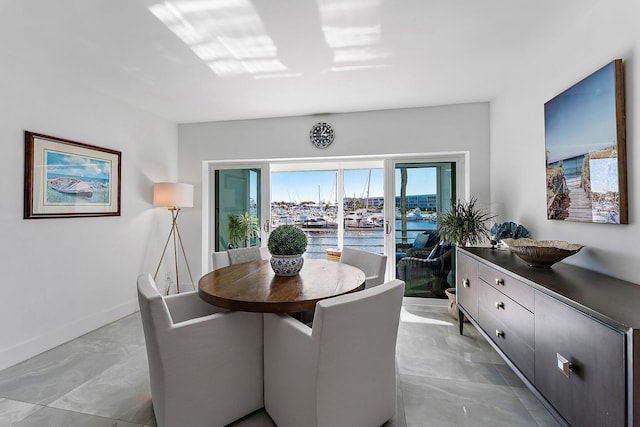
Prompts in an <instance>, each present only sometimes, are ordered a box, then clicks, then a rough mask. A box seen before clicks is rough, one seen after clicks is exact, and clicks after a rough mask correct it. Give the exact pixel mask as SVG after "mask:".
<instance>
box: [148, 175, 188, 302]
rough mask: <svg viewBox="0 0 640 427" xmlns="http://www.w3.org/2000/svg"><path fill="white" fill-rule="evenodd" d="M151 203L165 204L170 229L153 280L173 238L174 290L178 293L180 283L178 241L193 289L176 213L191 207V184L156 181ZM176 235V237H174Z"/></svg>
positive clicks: (168, 287)
mask: <svg viewBox="0 0 640 427" xmlns="http://www.w3.org/2000/svg"><path fill="white" fill-rule="evenodd" d="M153 204H154V205H156V206H165V207H166V208H167V209H168V210H169V212H171V218H172V221H171V230H169V236H168V237H167V241H166V243H165V244H164V249H163V250H162V256H161V257H160V262H159V263H158V268H156V273H155V274H154V275H153V279H154V280H155V279H156V277H157V276H158V271H160V266H161V265H162V260H163V259H164V255H165V253H166V252H167V247H168V246H169V242H171V241H172V240H173V260H174V262H175V266H176V291H177V292H178V293H180V284H179V278H178V243H180V249H182V256H183V257H184V263H185V264H186V266H187V271H188V272H189V279H191V287H193V289H194V290H195V286H194V284H193V277H192V276H191V268H189V261H188V260H187V254H186V253H185V252H184V245H183V244H182V237H180V230H179V229H178V215H179V214H180V209H181V208H191V207H193V185H191V184H179V183H175V182H158V183H156V184H155V185H154V187H153ZM176 236H177V239H176ZM170 288H171V286H170V285H169V286H167V295H169V289H170Z"/></svg>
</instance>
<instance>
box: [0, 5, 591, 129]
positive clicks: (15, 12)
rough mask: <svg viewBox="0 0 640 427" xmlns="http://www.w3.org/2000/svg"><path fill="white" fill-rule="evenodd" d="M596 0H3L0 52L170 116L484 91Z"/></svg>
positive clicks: (477, 95)
mask: <svg viewBox="0 0 640 427" xmlns="http://www.w3.org/2000/svg"><path fill="white" fill-rule="evenodd" d="M598 1H599V0H169V1H162V0H55V1H54V0H0V40H1V41H0V55H1V56H0V59H2V57H4V58H5V60H6V59H7V58H9V59H10V60H16V59H19V60H22V61H25V62H27V63H29V64H31V65H34V66H38V67H46V69H48V70H51V73H54V74H56V75H57V77H59V78H66V79H69V80H70V81H72V82H74V83H75V84H79V85H83V86H85V87H88V88H92V89H95V90H97V91H100V92H103V93H106V94H108V95H109V96H113V97H115V98H117V99H119V100H121V101H123V102H126V103H129V104H132V105H134V106H137V107H139V108H141V109H143V110H147V111H150V112H152V113H155V114H157V115H159V116H161V117H164V118H167V119H169V120H171V121H174V122H177V123H190V122H201V121H217V120H230V119H246V118H264V117H280V116H294V115H305V114H315V113H340V112H349V111H367V110H378V109H389V108H405V107H418V106H430V105H442V104H452V103H461V102H477V101H489V100H491V99H492V98H494V97H495V96H496V95H497V94H499V93H500V91H501V90H502V88H503V85H505V84H507V83H508V80H509V76H510V75H511V73H513V72H517V69H518V67H520V66H522V64H526V63H527V61H529V60H530V58H531V55H535V52H539V51H540V49H544V48H545V47H548V46H549V45H550V44H552V43H553V42H554V40H556V39H557V38H558V37H562V35H563V34H564V32H565V31H568V30H569V28H570V26H571V25H570V23H571V22H572V21H574V20H575V19H576V17H577V16H579V15H580V14H581V13H585V12H586V11H588V9H589V5H591V6H592V5H593V4H594V3H596V2H598Z"/></svg>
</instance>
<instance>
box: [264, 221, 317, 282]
mask: <svg viewBox="0 0 640 427" xmlns="http://www.w3.org/2000/svg"><path fill="white" fill-rule="evenodd" d="M267 247H268V248H269V252H271V268H273V271H274V272H275V273H276V275H278V276H295V275H296V274H298V273H299V272H300V270H301V269H302V265H303V264H304V258H302V254H304V252H305V251H306V250H307V236H305V234H304V233H303V232H302V230H300V229H299V228H298V227H295V226H293V225H281V226H279V227H277V228H276V229H275V230H273V231H272V232H271V234H270V235H269V241H268V242H267Z"/></svg>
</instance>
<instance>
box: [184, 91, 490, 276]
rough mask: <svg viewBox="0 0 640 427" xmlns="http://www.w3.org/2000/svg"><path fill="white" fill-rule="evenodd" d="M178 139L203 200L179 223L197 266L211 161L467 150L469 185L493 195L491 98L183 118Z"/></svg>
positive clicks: (187, 176)
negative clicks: (323, 137)
mask: <svg viewBox="0 0 640 427" xmlns="http://www.w3.org/2000/svg"><path fill="white" fill-rule="evenodd" d="M318 121H326V122H328V123H330V124H331V125H332V127H333V128H334V130H335V132H336V137H335V141H334V142H333V144H332V145H330V146H329V147H328V148H326V149H323V150H319V149H317V148H315V147H314V146H313V145H312V144H311V143H310V141H309V130H310V129H311V126H312V125H313V124H314V123H316V122H318ZM179 140H180V143H179V156H178V158H179V171H180V181H182V182H187V183H193V184H195V187H196V195H195V198H196V204H197V206H196V208H195V209H190V210H185V211H184V212H183V213H182V214H181V216H182V218H181V223H180V230H181V232H182V237H183V239H184V241H185V245H186V250H187V253H188V255H189V260H190V264H191V268H192V271H193V272H200V271H202V266H201V265H200V264H201V262H200V251H201V242H202V239H203V238H205V236H203V235H202V234H203V233H202V224H201V221H202V218H201V214H200V213H201V200H202V194H201V191H200V190H201V188H202V187H201V185H202V182H201V181H202V165H203V162H206V161H219V160H234V159H236V160H241V159H295V158H311V159H314V158H320V157H323V158H326V157H346V156H354V157H356V158H357V157H358V156H367V155H397V154H412V153H434V154H435V153H452V152H468V153H469V159H470V161H469V163H470V165H469V167H470V175H471V180H470V188H469V193H470V194H471V195H472V196H473V197H477V198H478V200H479V203H484V204H488V203H489V167H488V166H489V105H488V104H487V103H477V104H464V105H450V106H442V107H433V108H411V109H401V110H385V111H371V112H361V113H348V114H323V115H315V116H300V117H287V118H279V119H261V120H241V121H227V122H213V123H199V124H183V125H180V127H179ZM205 268H206V266H205ZM195 280H196V281H197V278H195Z"/></svg>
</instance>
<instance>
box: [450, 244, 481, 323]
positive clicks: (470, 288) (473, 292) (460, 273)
mask: <svg viewBox="0 0 640 427" xmlns="http://www.w3.org/2000/svg"><path fill="white" fill-rule="evenodd" d="M479 283H480V280H479V279H478V261H476V260H475V259H473V258H471V257H470V256H468V255H465V254H464V253H462V252H459V251H458V252H457V253H456V299H457V302H458V305H460V306H461V307H462V308H464V309H465V310H466V311H467V313H469V316H471V317H472V318H474V319H477V318H478V284H479Z"/></svg>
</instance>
